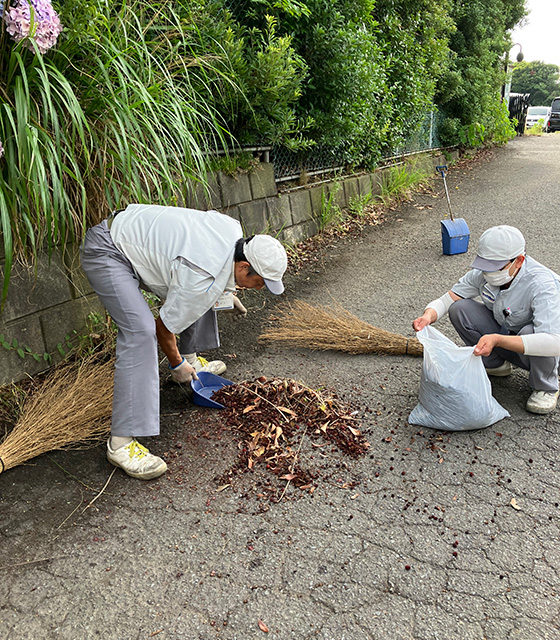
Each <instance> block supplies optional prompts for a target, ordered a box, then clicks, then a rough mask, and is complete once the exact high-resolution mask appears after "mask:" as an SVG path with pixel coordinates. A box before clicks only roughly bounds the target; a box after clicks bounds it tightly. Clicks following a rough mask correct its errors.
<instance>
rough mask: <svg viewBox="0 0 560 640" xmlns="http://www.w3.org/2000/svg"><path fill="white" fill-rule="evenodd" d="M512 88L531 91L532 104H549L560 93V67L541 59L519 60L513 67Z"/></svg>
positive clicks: (519, 91)
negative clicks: (531, 60)
mask: <svg viewBox="0 0 560 640" xmlns="http://www.w3.org/2000/svg"><path fill="white" fill-rule="evenodd" d="M511 90H512V92H514V93H530V94H531V98H530V102H531V104H532V105H541V104H542V105H549V104H550V103H551V102H552V100H553V99H554V98H555V97H556V96H558V95H560V68H559V67H558V66H557V65H555V64H546V63H544V62H541V61H540V60H536V61H534V62H518V63H517V64H516V65H515V66H514V68H513V75H512V79H511Z"/></svg>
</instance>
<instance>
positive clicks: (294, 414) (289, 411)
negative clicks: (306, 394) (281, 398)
mask: <svg viewBox="0 0 560 640" xmlns="http://www.w3.org/2000/svg"><path fill="white" fill-rule="evenodd" d="M276 408H277V409H278V410H279V411H283V412H284V413H289V414H290V415H291V416H296V417H297V413H296V412H295V411H292V410H291V409H288V408H287V407H276Z"/></svg>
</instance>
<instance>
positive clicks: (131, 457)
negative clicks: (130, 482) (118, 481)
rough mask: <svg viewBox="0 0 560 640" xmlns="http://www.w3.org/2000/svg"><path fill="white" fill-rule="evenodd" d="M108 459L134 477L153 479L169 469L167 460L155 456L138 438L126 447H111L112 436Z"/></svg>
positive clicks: (109, 443) (108, 444) (109, 441)
mask: <svg viewBox="0 0 560 640" xmlns="http://www.w3.org/2000/svg"><path fill="white" fill-rule="evenodd" d="M107 460H109V462H110V463H111V464H114V465H115V467H120V468H121V469H122V470H123V471H125V472H126V473H128V475H129V476H132V477H133V478H139V479H140V480H151V479H152V478H157V477H158V476H161V474H162V473H165V472H166V471H167V465H166V464H165V462H164V461H163V460H162V459H161V458H158V457H157V456H154V455H153V454H152V453H150V452H149V451H148V449H146V447H144V446H142V445H141V444H140V443H139V442H138V441H137V440H133V441H132V442H130V443H129V444H127V445H125V446H124V447H119V448H118V449H112V448H111V438H109V440H108V442H107Z"/></svg>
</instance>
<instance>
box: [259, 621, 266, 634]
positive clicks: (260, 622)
mask: <svg viewBox="0 0 560 640" xmlns="http://www.w3.org/2000/svg"><path fill="white" fill-rule="evenodd" d="M259 629H260V630H261V631H264V632H265V633H268V627H267V626H266V624H265V623H264V622H263V621H262V620H259Z"/></svg>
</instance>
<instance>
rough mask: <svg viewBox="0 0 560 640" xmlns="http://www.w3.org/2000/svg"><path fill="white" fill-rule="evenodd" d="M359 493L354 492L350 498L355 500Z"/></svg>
mask: <svg viewBox="0 0 560 640" xmlns="http://www.w3.org/2000/svg"><path fill="white" fill-rule="evenodd" d="M359 495H360V494H359V493H356V494H355V495H353V496H352V497H351V498H350V500H355V499H356V498H357V497H358V496H359Z"/></svg>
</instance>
